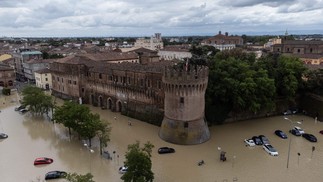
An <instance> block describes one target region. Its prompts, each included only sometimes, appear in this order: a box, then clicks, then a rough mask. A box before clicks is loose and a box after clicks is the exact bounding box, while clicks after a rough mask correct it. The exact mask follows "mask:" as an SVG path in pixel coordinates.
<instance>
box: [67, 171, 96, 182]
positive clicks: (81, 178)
mask: <svg viewBox="0 0 323 182" xmlns="http://www.w3.org/2000/svg"><path fill="white" fill-rule="evenodd" d="M66 180H67V181H68V182H95V181H94V180H93V175H92V174H91V173H87V174H85V175H82V174H77V173H67V176H66Z"/></svg>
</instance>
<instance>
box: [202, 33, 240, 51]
mask: <svg viewBox="0 0 323 182" xmlns="http://www.w3.org/2000/svg"><path fill="white" fill-rule="evenodd" d="M201 45H209V46H214V47H215V48H216V49H219V50H220V51H223V50H230V49H234V48H236V47H237V46H242V45H243V39H242V38H241V37H240V36H229V34H228V32H226V33H225V34H224V35H223V34H222V33H221V31H219V34H218V35H215V36H213V37H210V38H208V39H205V40H203V41H202V42H201Z"/></svg>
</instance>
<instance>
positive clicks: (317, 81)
mask: <svg viewBox="0 0 323 182" xmlns="http://www.w3.org/2000/svg"><path fill="white" fill-rule="evenodd" d="M305 78H306V91H308V92H312V93H315V94H318V95H323V69H318V70H312V71H308V72H306V74H305Z"/></svg>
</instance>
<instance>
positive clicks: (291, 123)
mask: <svg viewBox="0 0 323 182" xmlns="http://www.w3.org/2000/svg"><path fill="white" fill-rule="evenodd" d="M284 119H286V120H288V121H289V122H290V125H291V127H292V128H293V124H302V122H299V121H297V122H293V121H292V120H291V119H289V118H288V117H284ZM291 143H292V137H289V144H288V155H287V168H288V165H289V155H290V144H291Z"/></svg>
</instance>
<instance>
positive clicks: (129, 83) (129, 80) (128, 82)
mask: <svg viewBox="0 0 323 182" xmlns="http://www.w3.org/2000/svg"><path fill="white" fill-rule="evenodd" d="M128 84H129V85H130V77H128Z"/></svg>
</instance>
